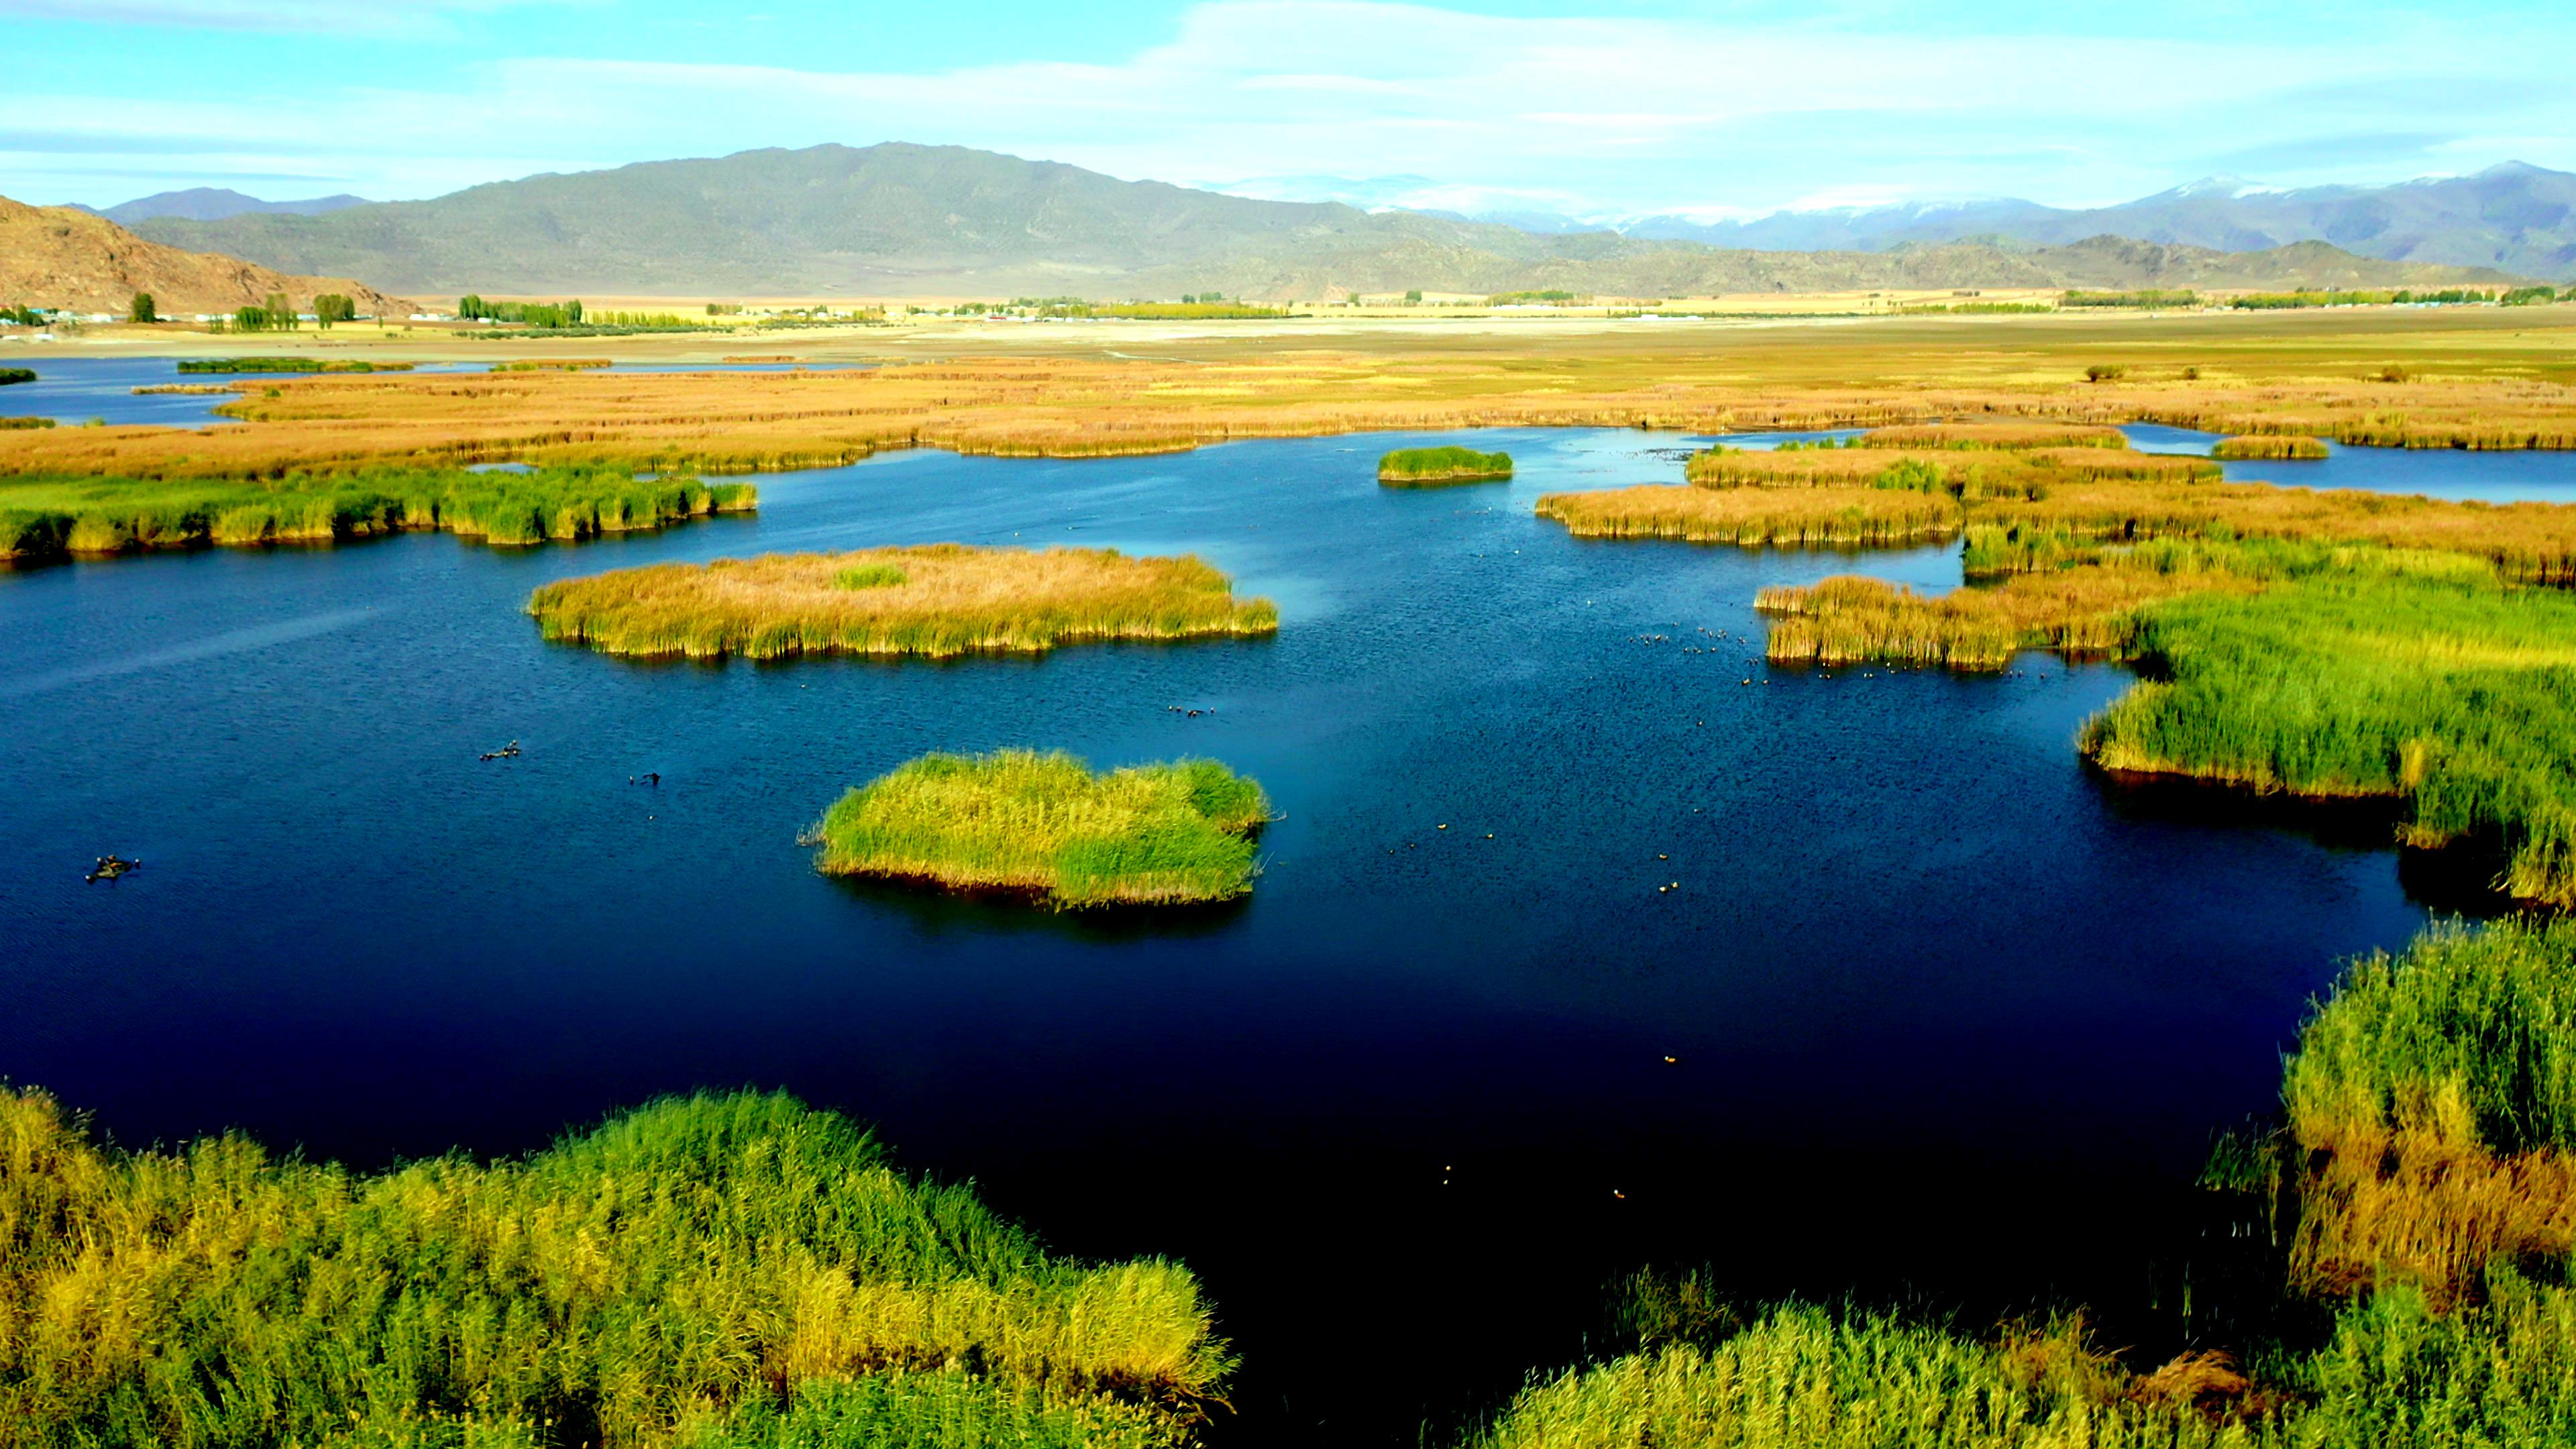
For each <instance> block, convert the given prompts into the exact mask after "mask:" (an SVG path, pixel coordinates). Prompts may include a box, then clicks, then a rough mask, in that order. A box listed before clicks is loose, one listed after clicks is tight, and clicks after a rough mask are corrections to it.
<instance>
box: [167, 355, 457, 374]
mask: <svg viewBox="0 0 2576 1449" xmlns="http://www.w3.org/2000/svg"><path fill="white" fill-rule="evenodd" d="M412 366H413V364H411V363H408V362H371V361H369V360H367V359H365V358H333V357H193V358H187V359H184V360H182V361H181V362H180V364H179V370H180V371H181V372H279V373H288V372H313V373H323V372H409V371H411V370H412Z"/></svg>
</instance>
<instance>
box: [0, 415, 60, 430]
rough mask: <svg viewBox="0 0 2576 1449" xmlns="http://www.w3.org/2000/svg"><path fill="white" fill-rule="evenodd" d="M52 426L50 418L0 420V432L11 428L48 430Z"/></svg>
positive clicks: (52, 422)
mask: <svg viewBox="0 0 2576 1449" xmlns="http://www.w3.org/2000/svg"><path fill="white" fill-rule="evenodd" d="M53 425H54V420H53V419H52V418H0V432H6V431H8V430H10V429H12V428H17V429H32V428H50V427H52V426H53Z"/></svg>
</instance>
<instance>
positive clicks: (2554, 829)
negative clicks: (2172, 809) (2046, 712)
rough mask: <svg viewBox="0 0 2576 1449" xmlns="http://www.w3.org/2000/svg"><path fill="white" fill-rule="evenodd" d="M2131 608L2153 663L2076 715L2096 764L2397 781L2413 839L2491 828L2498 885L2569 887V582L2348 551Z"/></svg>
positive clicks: (2573, 757) (2575, 654)
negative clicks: (2117, 692)
mask: <svg viewBox="0 0 2576 1449" xmlns="http://www.w3.org/2000/svg"><path fill="white" fill-rule="evenodd" d="M2144 624H2145V627H2144V631H2143V634H2142V637H2141V640H2140V649H2141V652H2142V653H2144V654H2145V655H2146V656H2147V657H2148V659H2149V663H2150V671H2151V674H2152V675H2153V676H2154V677H2152V678H2151V679H2150V680H2149V682H2147V683H2144V684H2141V685H2140V686H2138V687H2137V688H2136V689H2134V690H2132V691H2131V692H2130V693H2129V694H2128V695H2126V696H2124V697H2122V698H2121V699H2120V700H2118V701H2116V702H2115V703H2113V704H2112V706H2111V707H2110V708H2109V709H2108V710H2106V711H2104V712H2103V713H2102V714H2101V715H2100V716H2099V717H2097V718H2096V719H2095V720H2094V721H2093V723H2092V724H2091V725H2089V726H2088V727H2087V729H2086V732H2085V741H2084V747H2085V750H2086V752H2087V753H2088V754H2090V755H2091V756H2092V758H2093V759H2094V760H2095V761H2096V762H2098V763H2099V764H2101V765H2102V766H2103V767H2105V768H2107V769H2113V770H2124V771H2137V772H2150V773H2157V774H2172V775H2184V776H2191V777H2196V778H2202V779H2210V780H2219V781H2226V782H2229V783H2233V784H2238V785H2243V786H2246V787H2249V788H2252V789H2256V790H2268V791H2284V792H2289V793H2293V794H2300V795H2312V796H2324V797H2335V796H2389V797H2395V798H2400V799H2403V800H2405V801H2406V802H2408V804H2409V806H2410V808H2411V818H2410V821H2409V824H2408V825H2407V827H2406V837H2407V839H2409V840H2410V841H2411V842H2413V843H2414V844H2417V845H2424V846H2431V845H2438V844H2443V843H2447V842H2451V841H2457V840H2464V839H2467V840H2477V841H2483V842H2487V843H2489V844H2491V845H2492V846H2493V847H2494V848H2495V849H2497V850H2498V851H2499V852H2500V853H2501V854H2502V856H2503V857H2504V859H2505V866H2504V870H2503V873H2502V874H2501V876H2500V877H2499V879H2498V882H2497V884H2498V885H2499V886H2500V887H2501V888H2502V889H2504V890H2506V891H2508V892H2509V893H2511V894H2512V895H2514V896H2515V897H2518V898H2520V899H2523V900H2528V901H2534V902H2539V903H2543V904H2547V905H2552V906H2559V907H2566V906H2571V905H2576V598H2571V597H2570V596H2569V595H2567V594H2566V593H2564V592H2561V591H2559V590H2555V589H2529V588H2512V587H2506V586H2503V585H2499V584H2497V583H2495V582H2494V581H2492V580H2491V579H2487V578H2480V577H2475V576H2470V577H2461V576H2458V575H2457V574H2453V575H2450V576H2445V575H2444V574H2442V573H2439V572H2435V571H2433V570H2432V569H2431V568H2430V567H2429V566H2428V567H2425V568H2421V569H2418V568H2407V567H2396V568H2389V569H2384V570H2371V571H2364V570H2361V569H2357V568H2356V569H2348V570H2332V571H2321V572H2319V573H2317V574H2315V575H2313V576H2310V577H2305V578H2300V579H2296V580H2293V581H2291V582H2289V583H2285V584H2278V585H2274V586H2270V587H2267V588H2265V589H2264V590H2263V592H2262V595H2261V597H2260V598H2229V597H2201V598H2190V599H2182V600H2177V601H2175V602H2173V603H2171V604H2169V605H2166V606H2164V607H2162V608H2159V609H2157V610H2155V611H2153V612H2152V613H2151V614H2150V615H2148V616H2147V618H2146V619H2145V621H2144Z"/></svg>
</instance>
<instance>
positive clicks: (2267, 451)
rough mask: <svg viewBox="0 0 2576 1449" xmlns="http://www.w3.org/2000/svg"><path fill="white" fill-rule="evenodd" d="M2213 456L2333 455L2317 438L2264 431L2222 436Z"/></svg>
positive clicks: (2305, 457)
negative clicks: (2243, 435) (2256, 434)
mask: <svg viewBox="0 0 2576 1449" xmlns="http://www.w3.org/2000/svg"><path fill="white" fill-rule="evenodd" d="M2209 456H2211V457H2213V458H2228V459H2246V458H2252V459H2267V458H2281V459H2299V460H2302V461H2309V462H2313V461H2315V460H2317V459H2319V458H2328V457H2332V456H2333V453H2332V452H2331V451H2330V450H2329V449H2328V448H2327V447H2326V445H2325V444H2324V443H2323V442H2321V441H2319V440H2317V439H2315V438H2301V437H2294V436H2289V435H2284V434H2263V435H2258V436H2255V437H2250V438H2221V439H2219V440H2218V442H2217V443H2216V444H2215V445H2213V446H2212V447H2211V448H2210V450H2209Z"/></svg>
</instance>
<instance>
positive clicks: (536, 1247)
mask: <svg viewBox="0 0 2576 1449" xmlns="http://www.w3.org/2000/svg"><path fill="white" fill-rule="evenodd" d="M0 1223H5V1224H6V1225H7V1227H8V1231H7V1232H6V1233H5V1234H0V1325H6V1327H7V1329H8V1331H7V1332H6V1333H0V1423H6V1424H7V1425H8V1426H9V1431H10V1432H9V1440H10V1442H11V1443H12V1444H13V1445H19V1446H24V1449H76V1446H77V1449H87V1446H94V1445H109V1444H138V1445H139V1444H154V1445H162V1446H167V1449H229V1446H237V1445H248V1444H261V1445H288V1444H330V1445H344V1446H353V1449H354V1446H360V1445H421V1446H426V1445H449V1446H460V1449H461V1446H469V1445H470V1446H476V1449H538V1446H541V1445H554V1444H566V1443H591V1444H598V1445H602V1446H605V1449H647V1446H664V1445H674V1444H682V1445H695V1446H701V1449H716V1446H741V1449H753V1446H771V1445H776V1446H784V1445H788V1444H799V1445H801V1444H811V1443H816V1442H856V1441H843V1440H840V1439H838V1438H830V1439H826V1438H825V1436H826V1435H829V1434H832V1433H834V1432H835V1430H834V1426H836V1425H852V1424H861V1425H865V1426H867V1429H868V1431H869V1432H871V1433H874V1434H888V1433H893V1434H897V1435H899V1436H900V1435H901V1434H903V1432H904V1431H905V1429H906V1428H907V1426H908V1427H909V1429H910V1431H911V1433H912V1434H913V1435H916V1436H918V1437H898V1438H897V1439H895V1440H893V1441H892V1442H903V1443H916V1442H920V1443H931V1442H935V1443H942V1444H949V1443H955V1444H967V1445H981V1444H987V1443H990V1444H996V1445H999V1444H1014V1445H1016V1444H1021V1443H1038V1444H1062V1445H1068V1446H1069V1445H1076V1444H1086V1443H1107V1444H1115V1445H1120V1446H1131V1445H1132V1446H1140V1449H1141V1446H1148V1445H1177V1444H1180V1443H1183V1442H1186V1440H1187V1439H1188V1438H1189V1437H1190V1426H1191V1425H1192V1424H1194V1423H1195V1422H1196V1420H1197V1419H1198V1418H1199V1416H1200V1413H1201V1409H1202V1406H1203V1405H1205V1404H1206V1403H1207V1402H1208V1401H1209V1400H1211V1399H1212V1398H1213V1397H1214V1396H1215V1395H1217V1394H1218V1393H1219V1392H1221V1390H1222V1388H1223V1385H1224V1380H1225V1375H1226V1373H1227V1371H1228V1368H1229V1362H1228V1357H1227V1354H1226V1350H1225V1346H1224V1345H1223V1344H1222V1343H1221V1342H1219V1341H1218V1340H1217V1339H1216V1338H1215V1337H1214V1335H1213V1334H1212V1333H1211V1331H1210V1323H1209V1309H1208V1305H1207V1303H1206V1302H1205V1300H1204V1299H1203V1298H1202V1296H1201V1294H1200V1291H1199V1287H1198V1284H1197V1283H1196V1281H1195V1280H1194V1279H1193V1278H1192V1277H1191V1276H1190V1274H1189V1273H1188V1272H1187V1271H1185V1270H1184V1269H1182V1268H1180V1267H1179V1266H1177V1265H1175V1264H1171V1263H1168V1262H1163V1261H1160V1260H1156V1259H1138V1260H1135V1261H1130V1262H1124V1263H1110V1264H1090V1263H1081V1262H1074V1261H1068V1260H1065V1259H1062V1258H1058V1257H1054V1256H1052V1255H1050V1254H1048V1253H1046V1252H1045V1251H1043V1250H1042V1249H1040V1248H1039V1247H1038V1246H1037V1244H1036V1243H1035V1242H1034V1241H1033V1240H1032V1239H1031V1238H1030V1237H1029V1236H1028V1235H1027V1234H1026V1233H1025V1232H1023V1231H1022V1230H1021V1229H1020V1228H1018V1227H1017V1226H1015V1225H1013V1224H1011V1223H1009V1222H1006V1221H1004V1220H1002V1219H1000V1218H997V1217H995V1216H994V1215H993V1213H992V1212H991V1211H990V1210H988V1209H987V1208H985V1207H984V1206H983V1205H982V1204H981V1203H980V1202H978V1201H977V1199H976V1197H975V1195H974V1194H973V1193H972V1192H971V1191H969V1190H967V1189H964V1188H959V1187H950V1186H945V1185H942V1184H938V1183H932V1182H925V1181H920V1180H917V1179H913V1178H908V1177H906V1176H905V1175H903V1174H900V1173H898V1172H896V1171H894V1170H893V1169H892V1167H891V1166H890V1165H889V1164H888V1162H887V1154H886V1152H885V1149H884V1148H883V1147H881V1146H880V1145H879V1144H878V1143H877V1142H876V1141H875V1140H874V1139H873V1138H871V1137H870V1136H869V1135H868V1134H867V1133H866V1132H865V1131H863V1130H861V1129H860V1128H858V1127H856V1126H854V1125H853V1124H851V1123H849V1122H847V1121H845V1120H843V1119H841V1118H839V1117H837V1116H834V1115H832V1114H830V1113H827V1112H816V1111H812V1110H809V1109H807V1108H805V1107H803V1106H801V1105H799V1104H798V1103H796V1102H795V1101H793V1100H791V1099H788V1098H786V1097H779V1096H756V1095H739V1096H700V1097H693V1098H685V1099H674V1100H668V1101H663V1102H659V1103H656V1104H654V1105H652V1106H649V1107H645V1108H643V1109H641V1110H638V1111H635V1112H632V1113H628V1114H625V1115H623V1116H620V1117H616V1118H612V1119H611V1120H609V1121H608V1122H607V1123H605V1124H604V1125H602V1126H600V1127H599V1128H597V1129H596V1130H593V1131H590V1132H587V1133H584V1134H581V1135H578V1136H573V1137H568V1138H565V1139H564V1140H563V1141H561V1142H560V1143H559V1144H557V1145H556V1146H555V1147H554V1148H552V1149H551V1150H549V1151H546V1152H541V1153H538V1154H536V1155H535V1156H533V1157H529V1158H526V1159H524V1160H519V1161H504V1162H493V1163H482V1162H476V1161H472V1160H470V1159H467V1158H464V1157H462V1156H449V1157H442V1158H436V1159H432V1160H429V1161H425V1162H418V1163H413V1164H410V1165H408V1166H404V1167H399V1168H396V1169H394V1170H392V1171H389V1172H385V1173H382V1174H377V1175H372V1176H368V1175H360V1174H357V1173H352V1172H349V1171H347V1170H345V1169H343V1168H340V1167H337V1166H333V1165H329V1164H319V1163H310V1162H304V1161H301V1160H298V1159H296V1158H293V1157H279V1156H273V1155H271V1154H270V1153H268V1152H266V1151H264V1150H263V1149H262V1148H260V1147H259V1146H258V1145H257V1144H255V1143H252V1142H250V1141H247V1140H244V1139H242V1138H238V1137H222V1138H213V1139H208V1140H205V1141H200V1142H197V1143H194V1144H191V1145H189V1146H187V1147H184V1148H182V1149H179V1150H177V1151H175V1152H145V1153H116V1152H110V1151H106V1150H102V1149H101V1148H99V1147H97V1146H96V1145H94V1144H93V1143H92V1142H91V1141H90V1140H89V1138H88V1135H87V1133H86V1132H84V1130H83V1129H82V1126H81V1124H80V1123H79V1122H78V1121H76V1120H75V1119H72V1118H70V1117H68V1116H67V1115H66V1114H65V1113H64V1112H63V1110H62V1109H61V1108H60V1107H59V1106H58V1105H57V1104H56V1103H55V1102H54V1101H53V1100H51V1099H50V1098H48V1097H46V1096H45V1095H43V1094H42V1093H38V1092H29V1091H9V1092H5V1093H0ZM868 1442H888V1441H886V1440H882V1439H871V1440H869V1441H868Z"/></svg>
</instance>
